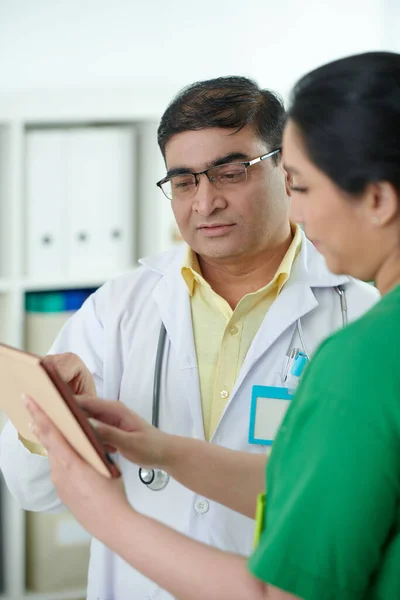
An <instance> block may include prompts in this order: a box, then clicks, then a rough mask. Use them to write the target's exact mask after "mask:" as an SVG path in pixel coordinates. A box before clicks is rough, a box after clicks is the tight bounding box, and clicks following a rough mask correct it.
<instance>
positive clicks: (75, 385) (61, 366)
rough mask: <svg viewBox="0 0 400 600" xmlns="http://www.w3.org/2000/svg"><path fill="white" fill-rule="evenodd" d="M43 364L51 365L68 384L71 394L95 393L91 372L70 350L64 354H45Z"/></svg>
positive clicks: (92, 394) (93, 394)
mask: <svg viewBox="0 0 400 600" xmlns="http://www.w3.org/2000/svg"><path fill="white" fill-rule="evenodd" d="M42 362H43V363H44V364H50V365H52V366H53V367H54V368H55V369H56V371H57V373H58V374H59V376H60V377H61V379H62V380H63V381H64V382H65V383H67V384H68V385H69V387H70V388H71V390H72V393H73V394H78V395H81V394H89V395H91V396H95V395H96V386H95V385H94V381H93V377H92V374H91V373H90V371H89V369H88V368H87V366H86V365H85V363H84V362H83V361H82V360H81V359H80V358H79V356H77V355H76V354H73V353H72V352H65V353H64V354H51V355H49V356H45V358H44V359H43V361H42Z"/></svg>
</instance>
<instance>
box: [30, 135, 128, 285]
mask: <svg viewBox="0 0 400 600" xmlns="http://www.w3.org/2000/svg"><path fill="white" fill-rule="evenodd" d="M135 167H136V137H135V130H134V129H133V127H131V126H107V127H94V126H93V127H90V126H87V127H76V128H65V129H62V128H58V129H47V130H45V129H43V130H31V131H28V133H27V136H26V194H25V199H26V211H25V215H26V224H25V226H26V236H27V253H26V274H27V276H30V277H40V278H42V279H47V278H49V279H51V278H52V277H54V276H56V277H57V278H62V277H68V278H85V277H92V276H96V275H99V277H103V276H104V277H109V276H111V275H113V274H114V273H115V274H117V273H118V272H119V271H121V270H124V269H126V268H129V267H130V266H132V265H133V264H134V262H135V260H136V256H135V246H136V244H135V233H136V232H135V212H136V207H135V189H136V182H135Z"/></svg>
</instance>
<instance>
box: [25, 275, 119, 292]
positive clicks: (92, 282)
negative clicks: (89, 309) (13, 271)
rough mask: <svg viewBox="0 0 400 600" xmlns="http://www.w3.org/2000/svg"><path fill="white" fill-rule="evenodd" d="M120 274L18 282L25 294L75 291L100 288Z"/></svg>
mask: <svg viewBox="0 0 400 600" xmlns="http://www.w3.org/2000/svg"><path fill="white" fill-rule="evenodd" d="M119 274H120V273H113V274H112V275H110V274H108V275H106V274H104V276H100V275H99V276H96V277H93V276H92V277H78V278H71V279H65V278H61V277H60V278H59V279H58V278H57V279H36V278H35V279H28V278H26V279H21V280H19V281H17V282H16V285H17V287H19V288H20V289H21V290H22V291H23V292H42V291H47V290H74V289H79V288H91V287H99V286H101V285H103V283H105V282H106V281H108V280H109V279H113V278H115V277H118V275H119Z"/></svg>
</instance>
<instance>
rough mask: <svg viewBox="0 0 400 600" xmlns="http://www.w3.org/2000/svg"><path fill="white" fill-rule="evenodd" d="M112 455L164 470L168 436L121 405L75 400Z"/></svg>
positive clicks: (86, 399) (85, 397)
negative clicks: (120, 455) (114, 453)
mask: <svg viewBox="0 0 400 600" xmlns="http://www.w3.org/2000/svg"><path fill="white" fill-rule="evenodd" d="M75 399H76V400H77V402H78V404H79V405H80V406H81V408H82V409H83V410H84V411H85V413H86V415H87V416H88V417H89V418H90V420H91V422H92V424H93V425H94V426H95V428H96V431H97V433H98V434H99V436H100V438H101V439H102V440H103V442H104V443H105V444H106V445H107V448H108V449H109V450H110V451H111V452H115V451H117V452H119V453H120V454H122V456H124V457H125V458H127V459H128V460H130V461H131V462H133V463H135V464H137V465H139V466H141V467H149V468H166V467H167V464H166V463H167V450H168V441H169V439H170V437H171V436H169V435H168V434H167V433H164V432H162V431H160V430H159V429H157V428H156V427H153V425H150V423H148V422H147V421H145V420H144V419H142V418H141V417H139V416H138V415H137V414H135V413H134V412H132V411H131V410H129V408H127V407H126V406H125V405H124V404H122V403H121V402H117V401H111V400H100V399H99V398H95V397H93V396H75Z"/></svg>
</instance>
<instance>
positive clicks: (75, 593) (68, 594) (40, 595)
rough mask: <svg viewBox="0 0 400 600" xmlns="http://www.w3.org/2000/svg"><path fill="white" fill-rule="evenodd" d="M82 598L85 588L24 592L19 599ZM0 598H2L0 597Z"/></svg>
mask: <svg viewBox="0 0 400 600" xmlns="http://www.w3.org/2000/svg"><path fill="white" fill-rule="evenodd" d="M84 598H86V588H84V589H80V590H70V591H62V592H47V593H46V592H26V594H25V595H24V596H23V598H22V599H21V600H81V599H84ZM0 600H2V599H1V598H0ZM4 600H6V599H4Z"/></svg>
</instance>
